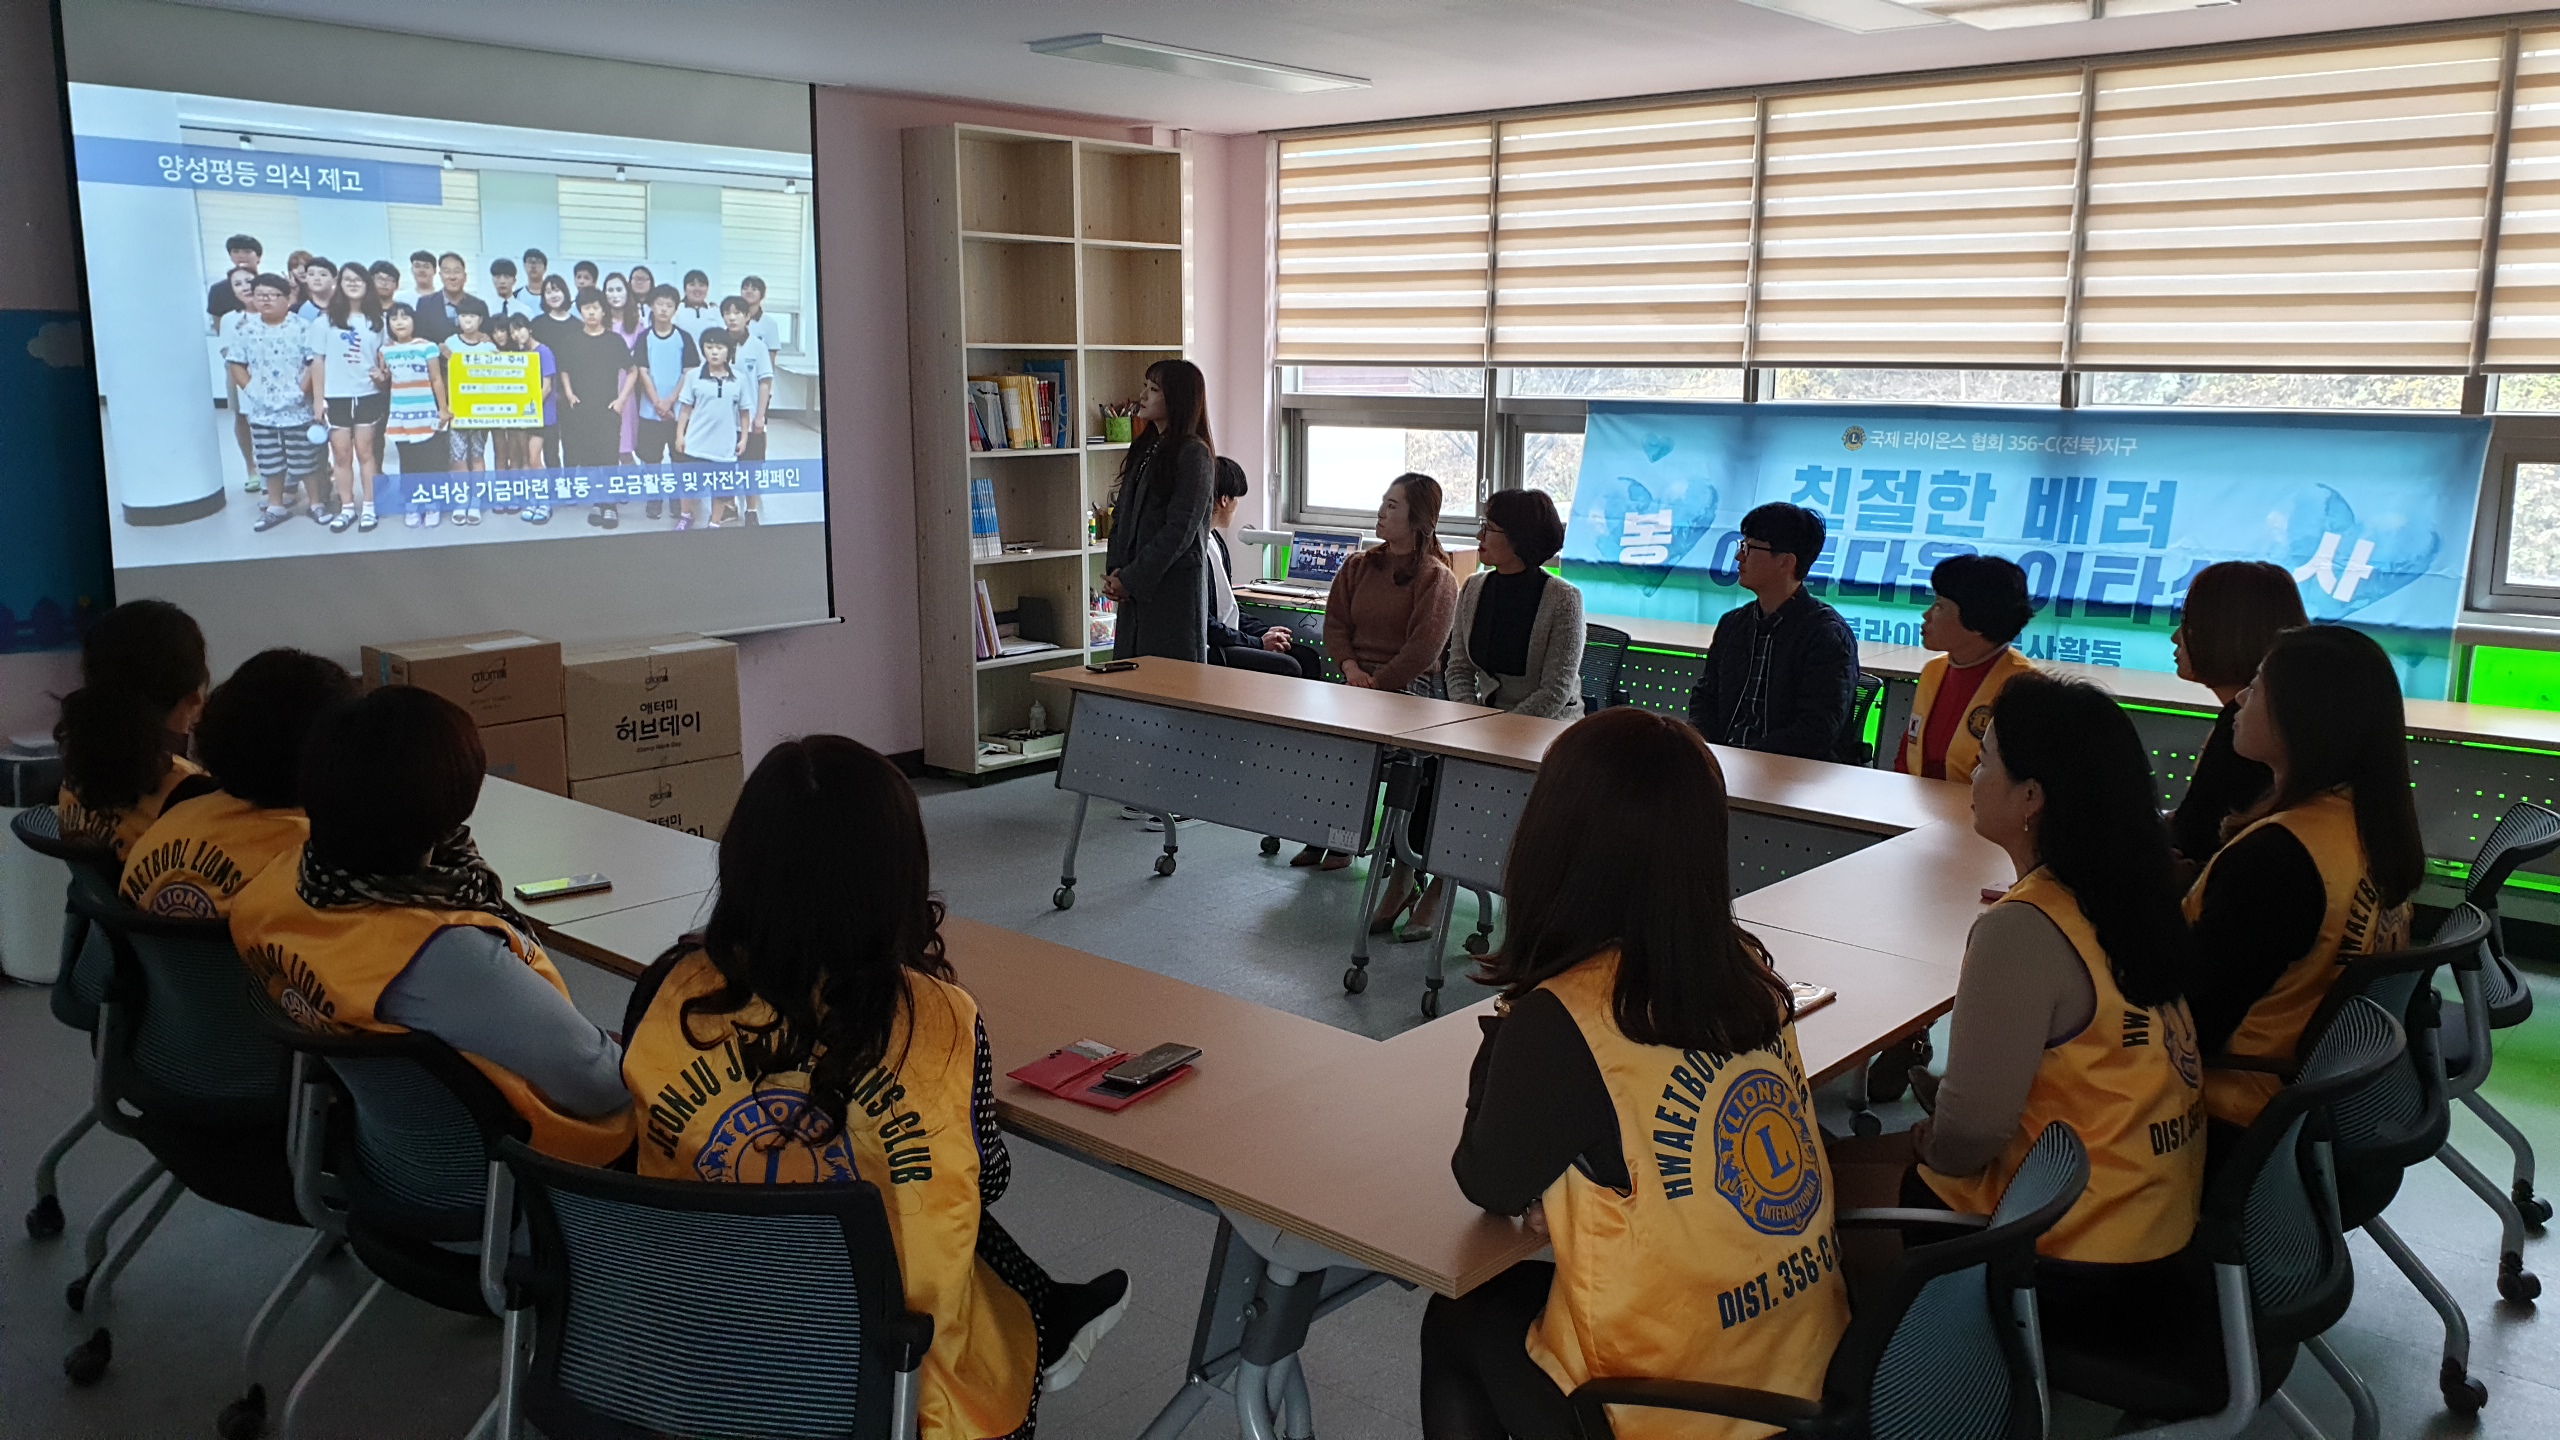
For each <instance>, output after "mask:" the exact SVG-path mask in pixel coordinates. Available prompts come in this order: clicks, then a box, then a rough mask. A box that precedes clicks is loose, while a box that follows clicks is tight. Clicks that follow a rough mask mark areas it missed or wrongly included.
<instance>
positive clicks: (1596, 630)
mask: <svg viewBox="0 0 2560 1440" xmlns="http://www.w3.org/2000/svg"><path fill="white" fill-rule="evenodd" d="M1633 643H1634V641H1633V639H1632V638H1631V637H1630V636H1629V635H1628V634H1627V632H1626V631H1624V630H1620V629H1618V628H1616V627H1615V626H1610V625H1585V626H1583V627H1582V713H1583V714H1585V715H1597V714H1599V713H1600V712H1601V711H1603V710H1606V709H1608V708H1609V707H1610V706H1612V705H1624V704H1626V703H1627V695H1626V692H1625V691H1623V690H1621V689H1619V688H1618V671H1619V670H1620V669H1621V668H1623V667H1624V666H1625V664H1626V660H1627V647H1628V646H1629V645H1631V644H1633Z"/></svg>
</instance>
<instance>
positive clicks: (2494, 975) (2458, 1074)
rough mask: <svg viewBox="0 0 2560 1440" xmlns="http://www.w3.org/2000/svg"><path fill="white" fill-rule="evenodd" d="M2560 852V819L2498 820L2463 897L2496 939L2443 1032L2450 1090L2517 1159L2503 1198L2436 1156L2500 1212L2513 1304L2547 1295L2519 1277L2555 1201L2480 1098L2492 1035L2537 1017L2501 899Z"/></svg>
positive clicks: (2502, 1287) (2453, 1161) (2461, 1159)
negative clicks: (2529, 1244) (2521, 871)
mask: <svg viewBox="0 0 2560 1440" xmlns="http://www.w3.org/2000/svg"><path fill="white" fill-rule="evenodd" d="M2555 849H2560V814H2554V813H2553V812H2551V811H2549V810H2546V809H2544V808H2543V807H2542V806H2539V805H2533V804H2528V803H2526V802H2524V801H2518V802H2516V803H2515V804H2513V805H2510V806H2508V807H2507V813H2506V814H2504V815H2502V816H2500V817H2498V824H2497V827H2496V828H2495V829H2493V830H2491V831H2490V832H2489V838H2488V839H2487V840H2486V841H2484V842H2482V844H2481V846H2480V853H2479V855H2478V856H2477V857H2476V858H2475V859H2474V860H2473V861H2472V862H2471V885H2470V888H2469V889H2468V890H2467V891H2466V892H2465V893H2464V895H2463V899H2464V900H2465V901H2466V902H2468V903H2469V904H2470V905H2472V906H2473V907H2474V908H2476V909H2478V910H2479V911H2480V912H2481V913H2482V914H2484V915H2487V916H2488V917H2489V939H2488V941H2487V944H2486V947H2485V949H2486V953H2485V954H2484V955H2482V957H2481V965H2480V969H2479V972H2478V975H2477V983H2476V984H2462V987H2461V993H2462V1020H2461V1023H2460V1024H2452V1025H2447V1026H2446V1027H2445V1029H2444V1057H2445V1068H2446V1070H2447V1072H2448V1073H2447V1078H2446V1084H2445V1089H2446V1092H2447V1093H2448V1094H2450V1095H2452V1096H2453V1098H2455V1099H2457V1100H2460V1101H2461V1102H2462V1103H2463V1105H2464V1106H2466V1107H2467V1108H2469V1110H2470V1111H2471V1113H2472V1114H2474V1115H2476V1116H2478V1117H2479V1118H2480V1122H2481V1123H2482V1124H2484V1125H2487V1126H2488V1127H2489V1128H2490V1129H2491V1130H2492V1131H2494V1132H2496V1134H2497V1136H2498V1138H2499V1139H2501V1140H2503V1141H2505V1142H2506V1144H2507V1149H2508V1150H2509V1152H2511V1153H2512V1154H2513V1155H2514V1157H2515V1161H2514V1165H2515V1168H2514V1171H2513V1178H2512V1181H2511V1183H2510V1184H2509V1186H2508V1189H2507V1193H2506V1195H2505V1196H2504V1197H2500V1196H2498V1195H2497V1193H2496V1187H2494V1186H2492V1185H2490V1184H2489V1182H2488V1181H2487V1180H2486V1179H2485V1178H2483V1177H2481V1175H2480V1172H2479V1171H2478V1169H2476V1168H2475V1167H2474V1166H2473V1165H2472V1164H2471V1162H2470V1160H2469V1159H2468V1158H2466V1157H2465V1156H2464V1155H2463V1154H2462V1153H2461V1152H2460V1151H2458V1150H2456V1149H2454V1148H2453V1146H2452V1145H2451V1144H2450V1143H2448V1144H2447V1145H2446V1146H2445V1148H2444V1149H2443V1150H2442V1151H2441V1152H2439V1154H2438V1155H2437V1157H2436V1158H2438V1159H2440V1160H2442V1161H2443V1162H2444V1164H2445V1168H2447V1169H2449V1170H2451V1171H2453V1173H2454V1174H2455V1175H2457V1176H2460V1177H2461V1179H2462V1182H2463V1183H2464V1184H2465V1185H2468V1186H2470V1187H2471V1189H2472V1190H2473V1191H2474V1192H2476V1193H2477V1194H2478V1195H2479V1196H2480V1198H2481V1199H2482V1200H2483V1201H2484V1202H2486V1203H2487V1204H2488V1205H2489V1207H2490V1208H2491V1209H2492V1210H2495V1211H2496V1212H2497V1214H2498V1220H2499V1225H2500V1229H2501V1231H2502V1235H2501V1243H2500V1245H2499V1254H2498V1291H2499V1294H2501V1295H2502V1296H2504V1297H2505V1298H2507V1299H2509V1300H2514V1301H2530V1300H2532V1299H2533V1298H2534V1297H2535V1295H2538V1294H2539V1293H2540V1291H2541V1286H2540V1284H2539V1283H2535V1284H2533V1285H2530V1286H2528V1285H2527V1284H2526V1283H2525V1281H2524V1280H2523V1279H2521V1278H2517V1277H2518V1276H2520V1275H2521V1272H2522V1271H2523V1268H2524V1256H2523V1246H2524V1234H2525V1232H2526V1231H2527V1230H2532V1231H2535V1232H2537V1233H2538V1232H2539V1231H2540V1230H2541V1229H2542V1227H2543V1225H2544V1224H2545V1223H2546V1222H2548V1221H2549V1220H2550V1219H2551V1202H2550V1201H2548V1200H2545V1199H2542V1198H2541V1197H2539V1196H2537V1195H2535V1194H2534V1193H2533V1142H2531V1141H2530V1140H2527V1139H2526V1138H2525V1135H2524V1132H2523V1131H2521V1130H2519V1129H2517V1128H2516V1127H2515V1123H2514V1122H2513V1121H2510V1120H2509V1119H2507V1117H2506V1116H2504V1115H2502V1114H2500V1113H2498V1109H2497V1107H2496V1106H2494V1105H2491V1104H2490V1103H2489V1101H2488V1098H2487V1097H2486V1096H2484V1095H2482V1094H2481V1093H2480V1087H2481V1085H2482V1084H2483V1083H2484V1082H2486V1081H2487V1080H2488V1078H2489V1066H2490V1063H2491V1061H2492V1060H2493V1058H2494V1057H2493V1056H2492V1054H2491V1053H2490V1043H2489V1036H2490V1032H2491V1031H2495V1030H2505V1029H2508V1028H2510V1027H2513V1026H2516V1025H2521V1024H2523V1023H2524V1022H2525V1020H2526V1018H2527V1017H2529V1016H2531V1015H2532V1014H2533V989H2532V987H2531V986H2530V985H2528V984H2527V983H2526V982H2525V977H2524V975H2523V974H2522V973H2521V972H2519V971H2518V970H2517V969H2516V966H2515V962H2514V961H2513V960H2511V959H2510V958H2508V955H2507V936H2506V926H2505V922H2504V921H2503V920H2502V919H2501V918H2500V917H2499V914H2498V894H2499V891H2500V890H2501V889H2502V888H2504V886H2505V885H2506V883H2507V880H2508V879H2509V877H2511V876H2513V875H2514V874H2515V872H2516V870H2517V869H2518V867H2520V866H2522V865H2524V864H2526V863H2528V862H2530V861H2534V860H2539V859H2541V858H2542V857H2543V856H2545V855H2548V854H2550V853H2551V852H2552V851H2553V850H2555ZM2464 978H2465V977H2464V973H2463V972H2457V974H2456V980H2457V982H2458V983H2459V982H2461V981H2462V980H2463V979H2464ZM2510 1292H2512V1293H2510Z"/></svg>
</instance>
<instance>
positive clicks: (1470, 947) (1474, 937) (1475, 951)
mask: <svg viewBox="0 0 2560 1440" xmlns="http://www.w3.org/2000/svg"><path fill="white" fill-rule="evenodd" d="M1491 944H1492V942H1491V941H1490V940H1488V939H1487V938H1486V936H1485V933H1484V932H1483V931H1481V930H1478V931H1474V932H1473V933H1471V934H1469V935H1468V936H1467V938H1466V939H1465V940H1464V941H1463V942H1461V948H1463V949H1464V950H1465V951H1466V952H1467V953H1468V954H1470V955H1481V954H1483V953H1484V952H1485V951H1486V949H1487V948H1489V947H1490V945H1491Z"/></svg>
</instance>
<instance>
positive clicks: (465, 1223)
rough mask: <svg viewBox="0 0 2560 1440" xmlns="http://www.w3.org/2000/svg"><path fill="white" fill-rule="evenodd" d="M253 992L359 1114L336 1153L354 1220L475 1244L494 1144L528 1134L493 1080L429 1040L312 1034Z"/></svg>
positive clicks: (278, 1034) (278, 1031) (335, 1168)
mask: <svg viewBox="0 0 2560 1440" xmlns="http://www.w3.org/2000/svg"><path fill="white" fill-rule="evenodd" d="M244 973H245V972H244ZM250 989H251V992H252V995H253V997H254V1002H255V1004H256V1007H257V1009H258V1011H259V1015H260V1020H261V1023H262V1024H263V1025H264V1027H265V1029H266V1030H267V1032H268V1033H269V1034H270V1035H272V1036H273V1037H275V1038H276V1039H277V1040H278V1041H279V1042H280V1043H282V1044H284V1045H285V1046H287V1047H288V1048H290V1049H293V1050H296V1051H299V1052H301V1053H303V1054H305V1055H312V1056H317V1057H319V1058H320V1059H322V1060H324V1061H326V1062H327V1063H328V1068H329V1073H330V1075H331V1076H333V1077H334V1078H335V1080H336V1083H337V1087H338V1090H339V1092H340V1093H341V1094H342V1095H344V1097H345V1098H346V1100H347V1104H348V1109H349V1110H351V1111H352V1112H353V1113H352V1116H351V1118H350V1119H349V1120H348V1121H347V1122H346V1123H345V1124H344V1125H342V1126H334V1127H333V1128H332V1134H331V1138H330V1147H329V1148H330V1159H329V1167H330V1170H331V1171H332V1173H334V1174H335V1175H336V1176H337V1177H338V1179H339V1181H340V1182H341V1183H342V1184H343V1185H344V1186H345V1187H346V1194H347V1213H348V1217H349V1219H350V1220H351V1221H352V1222H353V1223H356V1224H361V1225H369V1226H373V1227H375V1228H377V1229H379V1230H382V1231H386V1232H388V1233H390V1234H392V1235H395V1236H398V1237H401V1238H404V1239H412V1240H426V1241H435V1242H463V1241H472V1240H477V1239H478V1238H479V1237H480V1228H481V1219H482V1215H481V1212H482V1209H483V1208H484V1206H485V1205H486V1203H487V1200H488V1195H489V1161H490V1160H491V1158H492V1157H493V1156H494V1154H495V1147H496V1144H497V1142H498V1140H499V1139H501V1138H504V1137H508V1136H519V1135H523V1134H524V1133H526V1131H527V1128H528V1127H527V1126H526V1124H525V1122H524V1120H523V1118H522V1117H520V1116H518V1115H517V1114H516V1113H515V1110H514V1109H513V1107H511V1106H509V1105H508V1104H507V1100H506V1097H505V1096H503V1095H501V1094H499V1093H498V1088H497V1087H496V1086H495V1085H492V1084H491V1083H489V1078H488V1077H487V1076H485V1075H483V1074H481V1073H480V1072H479V1071H478V1070H476V1069H474V1068H472V1065H471V1062H469V1061H468V1060H465V1059H463V1058H462V1056H461V1055H460V1054H458V1053H457V1052H456V1051H455V1050H454V1048H453V1047H452V1046H450V1045H447V1044H446V1043H444V1042H443V1041H442V1040H439V1039H437V1038H435V1037H434V1036H432V1035H426V1034H421V1033H419V1032H416V1031H408V1032H402V1033H397V1034H381V1035H377V1034H366V1033H355V1032H349V1033H343V1034H342V1033H332V1032H325V1031H319V1030H307V1029H304V1028H303V1027H302V1026H301V1025H300V1024H298V1023H297V1022H296V1021H295V1020H294V1019H293V1017H291V1016H289V1015H287V1014H286V1013H285V1012H284V1010H283V1008H282V1007H281V1006H279V1005H277V1004H276V1003H275V1001H274V1000H273V999H272V998H270V997H269V996H268V995H267V993H266V991H265V990H264V989H263V988H262V987H259V986H256V985H254V984H253V985H252V986H251V987H250Z"/></svg>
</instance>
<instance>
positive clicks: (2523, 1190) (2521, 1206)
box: [27, 1185, 2551, 1230]
mask: <svg viewBox="0 0 2560 1440" xmlns="http://www.w3.org/2000/svg"><path fill="white" fill-rule="evenodd" d="M2513 1193H2514V1197H2515V1202H2516V1214H2518V1215H2520V1216H2522V1217H2523V1218H2524V1223H2525V1224H2526V1225H2527V1226H2529V1227H2531V1228H2532V1229H2535V1230H2539V1229H2541V1228H2542V1227H2543V1226H2544V1225H2546V1224H2548V1223H2550V1220H2551V1202H2550V1201H2548V1200H2545V1199H2543V1198H2542V1197H2541V1196H2539V1195H2536V1194H2534V1193H2533V1187H2532V1186H2531V1185H2518V1186H2516V1187H2515V1190H2514V1192H2513ZM57 1213H59V1212H57ZM27 1223H28V1224H29V1225H33V1224H34V1223H35V1220H34V1217H32V1216H30V1217H29V1218H28V1221H27ZM56 1223H57V1224H58V1223H59V1222H56Z"/></svg>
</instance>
